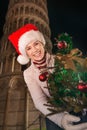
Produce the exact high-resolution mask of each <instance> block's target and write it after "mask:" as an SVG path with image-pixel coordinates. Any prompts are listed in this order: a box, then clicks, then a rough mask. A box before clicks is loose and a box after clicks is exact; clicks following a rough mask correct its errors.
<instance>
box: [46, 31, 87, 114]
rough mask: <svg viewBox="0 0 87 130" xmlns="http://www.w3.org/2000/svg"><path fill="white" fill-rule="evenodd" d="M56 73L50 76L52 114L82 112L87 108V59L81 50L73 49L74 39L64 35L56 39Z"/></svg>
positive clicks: (49, 100)
mask: <svg viewBox="0 0 87 130" xmlns="http://www.w3.org/2000/svg"><path fill="white" fill-rule="evenodd" d="M56 45H57V48H58V52H57V53H56V55H55V66H54V69H55V70H54V72H53V73H50V74H49V76H48V80H47V81H48V89H49V92H50V94H51V97H50V98H48V103H50V106H52V107H53V106H54V108H55V109H50V111H51V112H52V113H57V112H62V111H68V112H70V111H72V110H73V111H74V112H80V111H82V109H83V108H87V57H84V56H83V54H82V52H81V50H79V49H78V48H74V49H73V42H72V37H71V36H70V35H69V34H67V33H62V34H61V35H59V36H58V38H56Z"/></svg>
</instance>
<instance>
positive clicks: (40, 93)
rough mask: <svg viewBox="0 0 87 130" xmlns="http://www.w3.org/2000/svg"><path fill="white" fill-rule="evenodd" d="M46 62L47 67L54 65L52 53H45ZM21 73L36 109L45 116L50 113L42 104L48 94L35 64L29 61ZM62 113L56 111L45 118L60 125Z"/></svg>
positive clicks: (44, 102) (45, 102) (45, 101)
mask: <svg viewBox="0 0 87 130" xmlns="http://www.w3.org/2000/svg"><path fill="white" fill-rule="evenodd" d="M46 62H47V66H48V67H52V66H54V57H53V56H52V55H49V54H47V60H46ZM50 71H52V70H50ZM23 74H24V80H25V82H26V84H27V87H28V90H29V92H30V94H31V97H32V99H33V102H34V104H35V107H36V109H38V110H39V111H40V112H41V113H43V114H44V115H45V116H46V115H47V114H49V113H50V111H49V110H48V109H47V108H48V106H46V105H44V104H47V96H48V97H49V96H50V94H49V91H48V89H47V88H46V87H47V84H46V81H44V82H42V81H40V80H39V75H40V70H39V69H38V68H36V66H35V65H34V64H33V63H31V66H29V67H28V68H27V69H26V70H25V71H24V73H23ZM63 115H64V113H58V114H54V115H51V116H48V117H47V118H49V119H50V120H51V121H53V122H54V123H56V124H57V125H59V126H60V127H61V119H62V117H63Z"/></svg>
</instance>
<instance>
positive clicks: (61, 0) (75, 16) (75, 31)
mask: <svg viewBox="0 0 87 130" xmlns="http://www.w3.org/2000/svg"><path fill="white" fill-rule="evenodd" d="M0 1H1V3H0V37H1V35H2V28H3V24H4V22H5V14H6V11H7V4H8V1H9V0H0ZM86 5H87V4H86V1H85V0H81V1H80V0H78V1H76V0H47V7H48V16H49V22H50V28H51V39H52V42H53V43H54V42H55V40H54V38H55V37H57V36H58V34H60V33H63V32H66V33H68V34H70V35H71V36H72V38H73V41H74V46H75V47H79V48H80V49H81V50H82V51H83V52H85V53H87V52H86V50H87V40H86V37H87V7H86Z"/></svg>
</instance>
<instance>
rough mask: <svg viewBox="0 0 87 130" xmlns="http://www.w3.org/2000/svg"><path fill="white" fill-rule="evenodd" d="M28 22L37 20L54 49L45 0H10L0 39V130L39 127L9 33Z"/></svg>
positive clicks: (49, 44)
mask: <svg viewBox="0 0 87 130" xmlns="http://www.w3.org/2000/svg"><path fill="white" fill-rule="evenodd" d="M26 23H34V24H35V25H36V26H37V27H38V28H39V30H40V31H41V32H42V33H43V35H44V36H45V39H46V42H47V43H46V47H47V49H48V48H49V51H50V52H51V49H52V45H51V40H50V36H51V31H50V27H49V18H48V10H47V1H46V0H9V4H8V10H7V13H6V18H5V24H4V27H3V36H2V38H1V40H0V130H36V129H37V130H39V127H41V126H40V122H41V120H39V119H40V118H39V117H41V116H40V115H41V113H40V112H38V111H37V110H36V109H35V108H34V104H33V102H32V99H31V97H30V95H29V92H28V91H27V87H26V84H25V82H24V80H23V76H22V73H23V70H24V69H25V68H26V66H21V65H20V64H19V63H18V62H17V61H16V57H17V53H16V51H15V49H14V48H13V46H12V45H11V43H10V42H9V41H8V35H9V34H11V33H12V32H13V31H15V30H16V29H18V28H20V27H21V26H23V25H25V24H26Z"/></svg>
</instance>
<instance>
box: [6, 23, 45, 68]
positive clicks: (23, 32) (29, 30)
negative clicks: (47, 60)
mask: <svg viewBox="0 0 87 130" xmlns="http://www.w3.org/2000/svg"><path fill="white" fill-rule="evenodd" d="M8 39H9V40H10V41H11V43H12V44H13V46H14V47H15V49H16V51H17V53H18V54H19V56H18V57H17V61H18V62H19V63H20V64H21V65H25V64H27V63H28V62H29V57H28V56H27V55H26V52H25V47H26V45H27V44H29V43H30V42H33V41H34V42H35V41H37V40H38V41H40V42H42V43H43V44H45V39H44V36H43V34H42V33H41V32H40V31H39V30H38V28H37V27H36V26H35V25H33V24H26V25H24V26H23V27H21V28H20V29H18V30H17V31H15V32H13V33H12V34H11V35H9V36H8Z"/></svg>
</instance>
